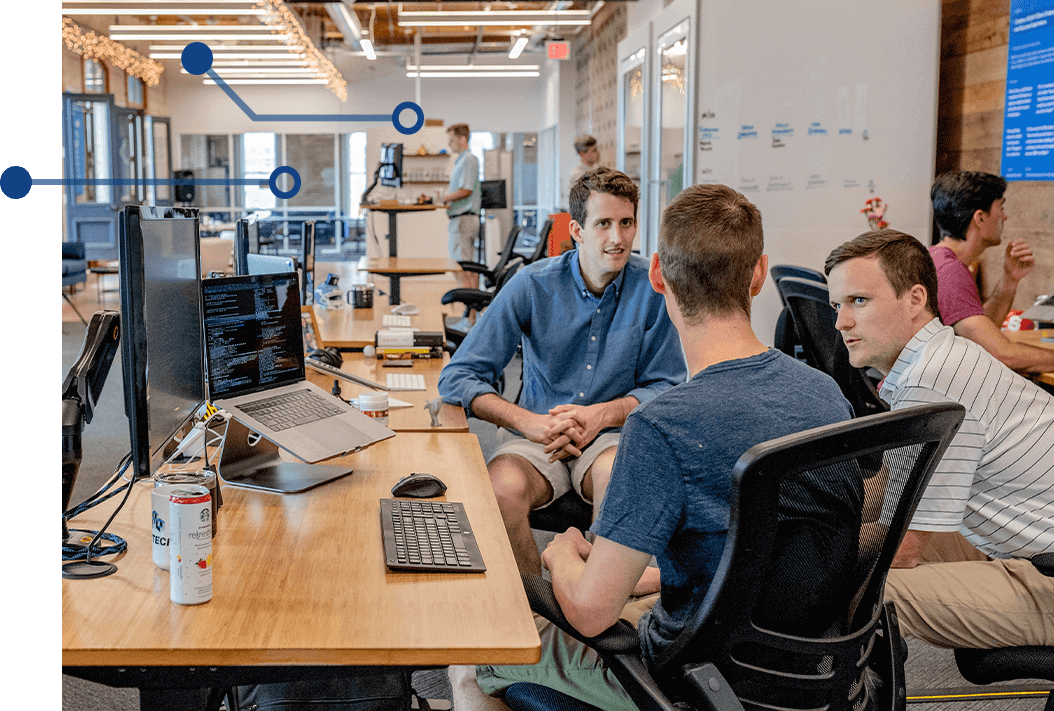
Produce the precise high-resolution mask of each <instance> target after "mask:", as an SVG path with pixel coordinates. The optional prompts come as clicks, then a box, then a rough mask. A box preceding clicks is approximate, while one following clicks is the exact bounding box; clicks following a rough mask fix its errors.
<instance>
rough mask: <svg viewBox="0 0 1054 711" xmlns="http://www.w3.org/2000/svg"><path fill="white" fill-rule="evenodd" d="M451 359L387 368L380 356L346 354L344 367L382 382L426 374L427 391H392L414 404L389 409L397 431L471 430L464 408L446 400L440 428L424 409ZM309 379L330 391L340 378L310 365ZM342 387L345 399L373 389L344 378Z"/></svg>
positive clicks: (440, 415)
mask: <svg viewBox="0 0 1054 711" xmlns="http://www.w3.org/2000/svg"><path fill="white" fill-rule="evenodd" d="M449 360H450V356H449V355H448V354H446V353H444V354H443V358H441V359H440V358H435V359H427V360H426V359H421V358H419V359H415V360H414V361H413V367H411V368H385V367H384V366H383V365H382V363H383V361H380V360H377V359H376V358H367V357H366V356H365V355H363V354H362V353H345V354H344V364H343V365H342V366H341V368H342V369H343V370H346V371H348V372H349V373H352V374H354V375H357V376H359V377H361V378H367V379H368V380H372V381H373V382H375V383H380V384H381V385H384V384H385V381H386V379H387V378H386V376H387V374H388V373H419V374H420V375H422V376H424V379H425V389H424V390H406V391H399V392H393V393H389V395H390V397H393V398H397V399H399V400H402V401H404V402H409V403H411V404H412V406H411V407H397V408H391V409H389V411H388V427H389V428H391V429H393V430H395V431H396V432H468V420H467V419H466V418H465V410H464V409H463V408H461V407H457V406H455V405H450V404H448V403H443V405H442V406H441V407H440V410H439V422H440V425H439V427H432V416H431V415H429V414H428V411H427V410H425V409H424V405H425V403H426V402H428V401H429V400H434V399H435V398H437V397H439V373H440V372H441V371H442V370H443V366H444V365H445V364H446V363H447V362H448V361H449ZM307 379H308V380H310V381H311V382H313V383H314V384H315V385H318V386H319V387H320V388H322V389H324V390H326V391H329V390H330V389H331V388H332V387H333V381H334V380H335V379H336V378H334V377H333V376H331V375H327V374H325V373H320V372H318V371H317V370H312V369H311V368H308V369H307ZM340 390H341V397H343V398H345V399H348V398H353V397H358V395H359V393H360V392H370V390H369V388H367V387H365V386H363V385H358V384H356V383H352V382H349V381H347V380H340Z"/></svg>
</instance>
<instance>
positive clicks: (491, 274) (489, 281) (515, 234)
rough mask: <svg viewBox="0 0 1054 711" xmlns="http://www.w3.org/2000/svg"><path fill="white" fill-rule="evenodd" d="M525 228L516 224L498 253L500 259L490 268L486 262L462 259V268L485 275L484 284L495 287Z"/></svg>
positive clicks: (490, 287) (487, 286) (488, 287)
mask: <svg viewBox="0 0 1054 711" xmlns="http://www.w3.org/2000/svg"><path fill="white" fill-rule="evenodd" d="M523 231H524V230H523V228H522V227H520V226H519V225H514V226H513V228H512V230H510V231H509V236H508V237H507V238H506V239H505V244H504V245H503V246H502V248H501V253H500V254H499V255H498V261H497V262H495V263H494V267H493V268H489V267H488V266H487V265H486V264H480V263H479V262H469V261H462V262H458V264H460V265H461V270H462V271H466V272H472V273H474V274H479V275H480V276H482V277H483V285H484V287H486V288H487V289H492V288H494V283H495V280H496V279H497V276H498V274H500V273H501V270H502V269H504V268H505V265H506V264H508V263H509V259H510V258H511V257H512V256H513V249H514V248H515V247H516V241H517V239H518V238H519V236H520V233H521V232H523Z"/></svg>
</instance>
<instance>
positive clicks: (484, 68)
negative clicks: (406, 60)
mask: <svg viewBox="0 0 1054 711" xmlns="http://www.w3.org/2000/svg"><path fill="white" fill-rule="evenodd" d="M538 69H541V66H540V65H538V64H422V65H421V66H419V67H418V66H417V65H414V64H407V65H406V71H408V72H416V71H418V70H420V71H422V72H443V71H462V72H464V71H471V72H501V71H505V72H519V71H531V70H534V71H537V70H538Z"/></svg>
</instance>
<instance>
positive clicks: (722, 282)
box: [659, 185, 765, 322]
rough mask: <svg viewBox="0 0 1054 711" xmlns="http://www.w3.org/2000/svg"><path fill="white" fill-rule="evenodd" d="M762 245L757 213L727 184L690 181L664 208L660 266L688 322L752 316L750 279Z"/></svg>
mask: <svg viewBox="0 0 1054 711" xmlns="http://www.w3.org/2000/svg"><path fill="white" fill-rule="evenodd" d="M764 249H765V236H764V234H763V232H762V229H761V213H760V212H759V211H758V208H757V207H755V206H754V204H753V203H752V202H750V201H749V200H747V199H746V198H745V197H743V196H742V195H741V194H740V193H738V192H736V191H735V190H733V189H732V188H730V187H728V186H727V185H693V186H692V187H690V188H686V189H685V190H683V191H682V192H681V194H680V195H678V196H677V197H676V198H674V200H673V202H671V203H670V205H669V207H667V208H666V210H665V211H664V212H663V213H662V225H661V226H660V228H659V266H660V267H661V268H662V278H663V281H665V282H666V284H667V285H668V286H669V287H670V291H671V292H672V293H673V298H674V300H675V301H676V302H677V307H678V308H679V309H680V310H681V314H682V315H683V316H684V318H685V320H686V321H689V322H691V321H695V320H698V319H699V318H702V317H703V316H722V315H730V314H733V313H735V312H737V311H741V312H743V313H745V314H746V315H747V316H750V298H751V297H750V283H751V280H752V279H753V276H754V266H755V265H756V264H757V263H758V260H759V259H761V254H762V252H763V251H764Z"/></svg>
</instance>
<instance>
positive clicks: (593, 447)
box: [487, 428, 619, 509]
mask: <svg viewBox="0 0 1054 711" xmlns="http://www.w3.org/2000/svg"><path fill="white" fill-rule="evenodd" d="M618 438H619V433H618V432H604V433H603V434H600V435H598V436H597V438H596V439H594V440H593V441H592V442H590V443H589V446H588V447H586V448H585V449H583V450H582V456H581V457H567V458H566V459H558V460H557V461H555V462H550V461H549V455H548V454H546V452H545V445H544V444H538V443H537V442H532V441H531V440H529V439H527V438H526V437H523V436H521V435H518V434H515V433H513V432H509V431H508V430H506V429H503V428H499V429H498V448H497V449H496V450H495V451H494V454H492V455H490V459H488V460H487V464H488V465H489V464H490V463H491V462H493V461H494V459H495V458H497V457H500V456H501V455H503V454H518V455H520V456H521V457H523V458H524V459H526V460H527V461H528V462H530V463H531V466H533V467H534V468H535V469H537V470H538V471H539V473H541V475H542V476H544V477H545V478H546V480H547V481H548V482H549V483H550V484H551V485H552V487H553V498H551V499H549V501H547V502H546V503H544V504H543V505H541V506H539V507H538V508H541V509H544V508H545V507H546V506H548V505H549V504H551V503H552V502H554V501H556V500H557V499H559V498H560V497H561V496H563V495H564V494H566V493H567V492H568V491H570V490H571V489H572V488H573V489H574V490H575V492H576V493H577V494H578V495H579V496H582V498H583V499H585V498H586V497H585V496H583V495H582V479H583V478H584V477H585V475H586V472H587V471H589V467H591V466H593V462H594V461H596V458H597V457H598V456H600V453H601V452H603V451H604V450H606V449H610V448H612V447H616V446H618ZM586 501H589V500H588V499H586Z"/></svg>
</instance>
